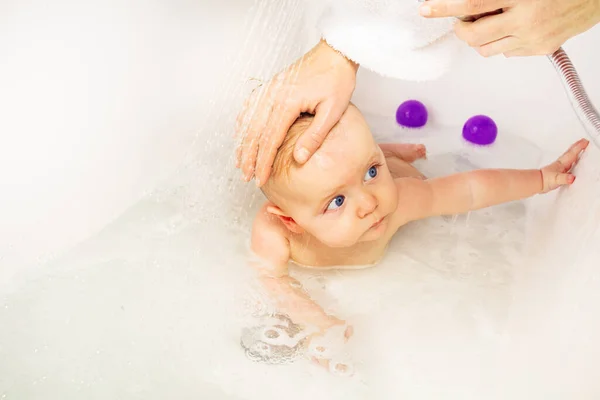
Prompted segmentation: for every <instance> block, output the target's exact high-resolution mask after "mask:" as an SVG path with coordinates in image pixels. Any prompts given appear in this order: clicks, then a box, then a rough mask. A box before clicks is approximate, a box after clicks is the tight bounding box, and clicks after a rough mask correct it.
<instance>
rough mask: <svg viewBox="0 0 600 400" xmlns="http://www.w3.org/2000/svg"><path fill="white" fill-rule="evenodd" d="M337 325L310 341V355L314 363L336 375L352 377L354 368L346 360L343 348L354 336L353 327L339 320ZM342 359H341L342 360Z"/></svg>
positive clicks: (316, 335)
mask: <svg viewBox="0 0 600 400" xmlns="http://www.w3.org/2000/svg"><path fill="white" fill-rule="evenodd" d="M336 322H338V323H336V324H335V325H333V326H330V327H328V329H327V330H325V331H321V332H319V333H317V334H315V335H313V336H312V337H310V339H309V341H308V354H309V357H310V358H311V359H312V361H313V362H315V363H316V364H319V365H320V366H322V367H325V368H326V369H327V370H329V372H331V373H333V374H335V375H341V376H350V375H352V374H353V367H352V364H351V363H350V362H349V360H346V359H344V358H345V357H344V356H343V348H344V346H345V344H346V343H347V341H348V339H350V337H351V336H352V334H353V329H352V326H349V325H347V324H346V323H345V322H344V321H341V320H337V321H336ZM340 357H341V358H340Z"/></svg>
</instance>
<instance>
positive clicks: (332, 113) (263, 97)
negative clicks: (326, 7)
mask: <svg viewBox="0 0 600 400" xmlns="http://www.w3.org/2000/svg"><path fill="white" fill-rule="evenodd" d="M357 69H358V65H357V64H355V63H353V62H352V61H350V60H348V59H347V58H346V57H344V56H343V55H342V54H340V53H339V52H337V51H336V50H334V49H333V48H331V47H330V46H329V45H328V44H327V43H326V42H325V41H320V42H319V43H318V44H317V45H316V46H315V47H313V48H312V49H311V50H310V51H309V52H308V53H306V54H305V55H304V56H302V57H301V58H300V59H299V60H298V61H296V62H295V63H294V64H292V65H290V66H289V67H287V68H285V69H284V70H283V71H281V72H279V73H278V74H277V75H275V77H273V79H271V80H270V81H269V82H268V83H266V84H265V85H263V86H261V87H259V88H258V89H257V90H255V91H254V92H253V93H252V94H251V95H250V97H249V98H248V99H247V100H246V103H245V104H244V108H243V110H242V112H241V113H240V114H239V116H238V119H237V126H236V132H237V134H238V135H240V136H241V143H240V145H239V147H238V149H237V161H236V166H237V167H238V168H241V169H242V173H243V176H244V179H245V180H246V181H249V180H250V179H252V177H253V176H254V177H255V178H256V184H257V186H261V185H262V184H264V183H265V182H266V181H267V179H268V178H269V175H270V173H271V167H272V165H273V160H274V159H275V155H276V153H277V149H278V148H279V146H280V145H281V143H282V142H283V140H284V139H285V136H286V134H287V131H288V130H289V128H290V126H291V125H292V124H293V123H294V121H295V120H296V119H297V118H298V117H299V116H300V114H301V113H303V112H306V113H311V114H315V118H314V120H313V122H312V123H311V125H310V126H309V127H308V129H307V130H306V132H305V133H303V134H302V135H301V137H300V138H299V139H298V143H297V144H296V147H295V149H294V158H295V159H296V161H297V162H298V163H301V164H303V163H305V162H306V161H307V160H308V159H309V158H310V157H311V156H312V155H313V154H314V152H315V151H316V150H317V149H318V148H319V147H320V146H321V144H322V143H323V140H324V139H325V137H326V136H327V134H328V133H329V131H330V130H331V129H332V128H333V126H334V125H335V124H336V123H337V122H338V121H339V119H340V118H341V116H342V114H343V113H344V111H346V109H347V108H348V104H349V103H350V98H351V97H352V93H353V92H354V87H355V84H356V71H357Z"/></svg>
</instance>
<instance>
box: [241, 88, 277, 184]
mask: <svg viewBox="0 0 600 400" xmlns="http://www.w3.org/2000/svg"><path fill="white" fill-rule="evenodd" d="M265 100H267V98H266V97H263V98H262V99H259V101H257V102H256V103H255V106H254V110H253V112H251V113H250V117H251V120H250V122H249V126H248V128H247V130H246V132H245V134H244V136H243V138H242V143H241V148H242V154H241V161H240V167H241V169H242V174H243V176H244V179H245V180H246V181H249V180H250V179H252V176H253V175H254V169H255V166H256V157H257V155H258V146H259V139H260V136H261V134H262V133H263V132H264V130H265V128H266V126H267V122H268V121H269V118H270V116H271V112H272V109H273V104H272V102H271V101H265Z"/></svg>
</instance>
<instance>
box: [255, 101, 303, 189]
mask: <svg viewBox="0 0 600 400" xmlns="http://www.w3.org/2000/svg"><path fill="white" fill-rule="evenodd" d="M299 115H300V107H285V105H283V104H280V105H277V106H275V107H274V108H273V113H272V114H271V118H270V119H269V123H268V125H267V127H266V128H265V132H264V133H263V135H261V139H260V144H259V146H258V155H257V159H256V168H255V172H254V176H255V178H256V186H258V187H260V186H262V185H263V184H264V183H265V182H266V181H267V179H269V176H270V174H271V167H272V166H273V160H275V155H276V154H277V150H278V149H279V146H281V143H283V141H284V140H285V136H286V135H287V132H288V130H289V129H290V126H292V124H293V123H294V121H295V120H296V119H297V118H298V116H299Z"/></svg>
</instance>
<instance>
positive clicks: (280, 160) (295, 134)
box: [262, 113, 314, 202]
mask: <svg viewBox="0 0 600 400" xmlns="http://www.w3.org/2000/svg"><path fill="white" fill-rule="evenodd" d="M313 119H314V115H312V114H308V113H303V114H301V115H300V116H299V117H298V118H297V119H296V121H294V123H293V124H292V126H291V127H290V129H289V130H288V132H287V134H286V136H285V139H284V140H283V143H281V146H279V149H277V154H276V155H275V159H274V160H273V167H272V169H271V175H270V177H269V179H268V180H267V182H265V184H264V185H263V186H262V191H263V193H264V194H265V196H266V197H267V199H269V200H270V201H273V200H274V194H275V192H276V191H277V187H279V185H282V184H283V185H285V184H289V182H290V170H291V169H292V167H294V166H297V165H298V163H297V162H296V160H295V159H294V147H296V143H297V142H298V139H299V138H300V136H301V135H302V134H303V133H304V132H305V131H306V129H307V128H308V127H309V126H310V124H311V122H312V121H313ZM273 202H274V201H273Z"/></svg>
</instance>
